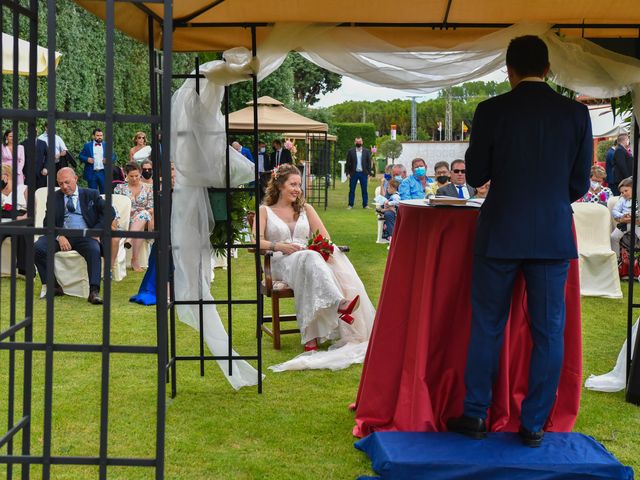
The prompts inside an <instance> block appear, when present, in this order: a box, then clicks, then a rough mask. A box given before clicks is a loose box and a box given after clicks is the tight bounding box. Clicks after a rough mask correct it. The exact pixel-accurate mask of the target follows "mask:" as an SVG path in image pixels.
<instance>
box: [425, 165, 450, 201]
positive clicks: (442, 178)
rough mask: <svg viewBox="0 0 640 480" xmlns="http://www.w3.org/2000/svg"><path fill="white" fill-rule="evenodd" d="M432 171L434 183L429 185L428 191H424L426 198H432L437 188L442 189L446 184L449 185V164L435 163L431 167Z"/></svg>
mask: <svg viewBox="0 0 640 480" xmlns="http://www.w3.org/2000/svg"><path fill="white" fill-rule="evenodd" d="M433 171H434V173H435V178H436V181H435V183H432V184H430V185H429V191H427V190H426V189H425V193H426V196H427V197H434V196H435V195H436V192H437V191H438V189H439V188H442V187H444V186H445V185H446V184H447V183H449V176H450V174H451V173H450V172H449V163H448V162H445V161H444V160H443V161H440V162H437V163H436V164H435V166H434V167H433Z"/></svg>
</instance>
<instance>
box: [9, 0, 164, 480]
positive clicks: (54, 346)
mask: <svg viewBox="0 0 640 480" xmlns="http://www.w3.org/2000/svg"><path fill="white" fill-rule="evenodd" d="M115 1H116V0H106V1H105V5H106V52H105V53H106V55H105V100H106V102H105V110H104V112H100V113H89V114H87V113H86V112H62V111H58V110H57V109H56V72H55V67H54V65H55V58H54V55H55V47H56V5H55V3H56V2H55V0H48V1H47V7H46V8H47V13H48V15H47V28H46V31H47V46H48V48H49V54H48V64H49V66H50V68H49V79H48V82H47V109H46V110H38V109H37V104H36V94H37V82H36V73H35V72H36V49H35V46H36V45H37V43H38V5H39V2H38V0H30V3H29V7H28V8H27V7H24V6H21V5H20V4H19V3H18V1H15V2H10V1H2V7H0V23H1V22H2V11H3V9H4V8H6V9H9V10H10V11H11V12H13V25H14V31H13V34H14V39H15V40H14V72H13V87H14V88H13V99H12V103H11V106H12V107H11V108H0V118H1V119H5V120H11V121H12V122H13V130H14V132H16V134H17V132H18V128H17V127H18V122H25V123H26V124H27V131H28V138H29V139H31V140H32V141H30V142H28V144H27V149H28V156H29V157H30V158H33V154H34V152H35V138H36V121H37V119H43V118H44V119H46V120H47V122H48V126H49V128H48V132H49V133H48V135H49V141H48V157H47V167H46V168H47V170H48V197H47V211H48V212H49V213H50V215H48V217H47V218H46V219H45V224H44V225H43V227H40V228H36V227H35V222H34V220H35V207H34V199H35V197H34V193H35V192H34V191H33V190H34V189H33V188H31V189H29V194H28V197H29V198H28V209H27V218H26V219H25V220H16V219H15V214H14V219H13V220H12V221H10V222H7V223H3V224H1V225H0V239H4V238H5V237H6V236H11V238H12V246H14V247H15V245H16V240H17V239H18V238H19V237H23V238H24V239H25V241H26V255H25V256H26V260H27V263H26V278H25V316H24V318H23V319H20V320H18V319H17V318H16V308H15V306H16V291H17V290H16V273H15V253H14V252H15V249H12V260H11V269H12V273H11V278H10V292H11V295H10V296H11V306H10V314H9V327H8V328H7V329H4V330H3V324H2V323H1V322H0V350H8V355H9V373H8V374H9V385H8V393H7V395H8V402H7V407H8V412H7V416H8V426H7V432H6V433H5V434H4V435H3V436H2V437H0V448H3V447H4V446H6V447H7V452H6V454H4V455H0V464H5V465H6V468H7V477H8V478H9V479H12V478H13V477H14V470H17V469H18V468H20V469H21V472H20V473H21V478H22V479H23V480H24V479H28V478H31V468H30V467H31V465H41V466H42V478H43V479H49V478H51V466H52V465H69V466H79V465H94V466H98V470H99V478H100V479H106V478H107V471H108V468H109V467H112V466H126V467H150V468H153V469H154V471H155V477H156V478H164V443H165V442H164V439H165V410H166V408H165V407H166V383H165V382H166V378H165V377H166V364H167V352H166V345H167V324H168V322H167V315H168V304H167V298H166V296H165V295H159V296H158V301H157V306H156V331H157V339H156V345H146V346H137V345H115V344H112V343H111V338H110V315H111V279H110V276H109V275H104V280H103V282H104V294H103V297H104V305H103V313H102V341H101V342H100V343H97V344H80V343H74V344H70V343H58V342H56V340H55V329H54V327H55V323H54V285H55V278H54V272H53V262H54V243H53V242H54V241H55V237H56V236H57V235H65V234H71V235H74V234H75V235H79V234H81V235H86V236H99V237H101V239H102V243H103V246H104V264H103V268H104V271H105V272H108V271H109V270H110V256H111V238H112V237H125V236H126V237H130V238H142V239H154V240H155V241H156V244H157V258H166V257H167V255H169V231H170V230H169V227H170V224H169V215H168V212H170V208H171V196H170V195H161V194H160V193H159V190H162V191H164V192H170V190H171V184H170V182H171V175H170V174H169V172H170V171H171V169H170V162H169V156H168V155H160V154H159V148H158V146H159V145H158V140H157V135H156V133H157V131H158V127H160V130H161V131H162V132H163V134H164V136H163V147H164V149H165V151H166V152H168V151H170V138H171V136H170V114H171V110H170V99H171V71H172V60H171V55H172V30H173V24H172V20H171V19H172V2H166V3H164V2H162V1H158V3H163V4H164V5H163V8H164V17H165V18H166V19H167V20H166V21H165V22H164V23H163V24H162V58H163V63H162V68H163V71H162V72H160V73H161V74H162V75H161V82H160V85H158V84H157V83H156V81H155V79H156V78H157V77H156V73H157V72H156V70H155V62H154V60H155V53H154V47H153V43H152V42H153V38H154V35H153V33H154V32H153V28H154V24H153V19H152V18H151V17H149V39H150V44H149V70H150V76H149V79H150V83H151V84H150V114H145V115H125V114H119V113H117V112H114V110H113V105H114V90H113V84H114V73H113V72H114V69H113V63H114V25H115V6H114V4H115ZM20 16H23V17H25V18H27V19H28V20H29V41H30V43H31V45H33V46H34V48H31V49H30V56H29V65H30V74H29V80H28V88H29V100H28V108H26V109H24V108H20V106H19V102H18V86H19V85H18V73H17V72H18V68H17V67H18V54H17V52H18V50H17V46H18V43H17V40H18V37H19V33H20V31H19V23H20V22H19V17H20ZM1 49H2V47H1V45H0V57H1V56H2V51H1ZM0 75H1V74H0ZM1 78H2V77H0V79H1ZM158 89H159V93H160V102H158ZM1 100H2V99H0V104H1V105H4V103H3V102H1ZM159 103H160V105H159ZM59 119H65V120H85V121H86V120H95V121H100V122H104V124H105V134H106V138H108V139H110V138H113V135H112V134H113V126H114V124H115V123H120V122H122V123H125V122H138V123H146V124H149V125H150V126H151V131H152V133H153V135H152V136H153V139H152V142H153V143H152V145H153V153H152V159H153V162H154V164H155V165H160V169H159V170H160V172H165V175H163V177H162V180H160V178H159V175H160V172H158V169H154V187H153V188H154V199H155V200H156V203H155V212H156V222H155V225H156V226H155V230H154V231H150V232H128V231H127V232H121V231H113V232H112V231H111V230H110V228H109V226H110V225H111V220H112V211H111V208H110V207H111V205H112V195H111V190H110V188H106V189H105V201H106V204H107V206H108V208H107V210H106V213H105V217H106V218H105V220H106V221H105V225H106V227H105V229H104V230H101V229H88V230H86V231H84V232H83V231H78V230H71V229H65V228H57V227H56V226H55V223H54V218H55V210H56V202H55V201H54V185H55V181H56V179H55V173H56V168H55V153H54V152H55V150H54V149H55V133H56V132H55V122H56V120H59ZM14 146H15V148H14V154H13V158H14V159H16V158H17V156H16V149H17V139H16V142H14ZM112 151H113V147H112V144H111V143H109V142H107V143H106V144H105V158H110V156H111V154H112ZM15 164H17V160H14V166H15ZM16 173H17V171H16V169H15V168H14V174H13V177H14V178H13V179H14V185H17V183H16ZM26 176H27V179H28V180H30V181H31V182H32V183H31V185H35V167H34V165H33V162H29V166H28V167H27V173H26ZM112 179H113V166H112V164H111V162H106V165H105V185H107V186H110V185H111V181H112ZM16 190H17V189H14V195H13V196H14V198H13V204H14V205H16V204H17V202H16V195H17V193H16ZM34 235H43V236H46V237H47V238H48V240H49V241H48V252H47V269H48V271H47V279H46V284H47V295H46V317H45V319H44V322H45V330H46V332H45V341H44V342H33V297H34V295H33V294H34V278H33V274H34V270H35V269H34V262H33V258H34V253H33V251H34V249H33V240H34ZM156 275H157V276H156V279H157V286H158V287H160V288H159V290H158V291H163V290H164V288H166V284H167V281H168V276H169V266H168V264H167V262H162V261H158V262H157V273H156ZM19 336H23V338H22V340H20V339H19V338H18V337H19ZM35 351H40V352H44V401H43V403H44V405H43V407H44V416H43V431H42V452H41V453H39V452H38V453H36V452H34V445H32V441H31V437H32V429H33V428H34V425H33V424H32V408H33V405H32V398H31V397H32V386H33V371H32V368H33V362H32V356H33V352H35ZM55 352H77V353H86V354H100V355H101V377H100V378H101V394H100V434H99V454H98V455H97V456H82V457H80V456H63V455H53V454H52V422H53V406H52V399H53V383H54V382H53V376H54V355H55ZM20 353H22V355H23V372H22V375H23V391H22V412H21V415H20V418H19V419H18V420H17V421H15V418H14V417H15V411H14V410H15V403H16V402H15V400H16V399H15V394H16V392H15V378H16V356H17V355H19V354H20ZM113 354H127V355H152V356H155V357H156V359H157V365H156V366H157V368H156V381H157V392H156V421H155V426H156V440H155V455H154V456H153V457H152V458H134V457H117V458H116V457H112V456H110V455H109V448H108V447H109V432H108V423H109V386H110V379H109V373H110V361H111V355H113ZM18 433H21V434H22V441H21V446H20V451H19V453H18V452H14V438H15V437H16V435H17V434H18Z"/></svg>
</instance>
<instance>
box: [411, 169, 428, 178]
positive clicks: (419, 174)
mask: <svg viewBox="0 0 640 480" xmlns="http://www.w3.org/2000/svg"><path fill="white" fill-rule="evenodd" d="M413 173H414V174H415V176H416V177H424V176H425V175H426V174H427V168H426V167H418V168H416V169H415V170H414V171H413Z"/></svg>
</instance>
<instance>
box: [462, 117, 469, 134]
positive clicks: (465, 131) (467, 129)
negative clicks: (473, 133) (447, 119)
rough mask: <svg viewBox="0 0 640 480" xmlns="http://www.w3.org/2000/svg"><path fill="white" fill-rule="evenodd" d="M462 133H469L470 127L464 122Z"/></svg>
mask: <svg viewBox="0 0 640 480" xmlns="http://www.w3.org/2000/svg"><path fill="white" fill-rule="evenodd" d="M462 131H463V132H464V133H467V132H468V131H469V127H467V125H466V123H464V120H463V121H462Z"/></svg>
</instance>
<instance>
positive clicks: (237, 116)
mask: <svg viewBox="0 0 640 480" xmlns="http://www.w3.org/2000/svg"><path fill="white" fill-rule="evenodd" d="M247 105H248V107H245V108H243V109H242V110H238V111H237V112H232V113H230V114H229V130H230V131H235V132H238V131H246V132H250V131H253V102H247ZM328 129H329V127H328V126H327V124H326V123H321V122H317V121H315V120H312V119H310V118H307V117H304V116H302V115H300V114H298V113H296V112H292V111H291V110H289V109H288V108H286V107H285V106H284V104H283V103H282V102H281V101H279V100H276V99H274V98H271V97H267V96H264V97H260V98H258V130H260V131H261V132H326V131H328Z"/></svg>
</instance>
